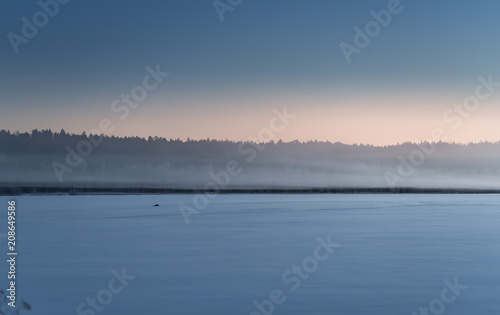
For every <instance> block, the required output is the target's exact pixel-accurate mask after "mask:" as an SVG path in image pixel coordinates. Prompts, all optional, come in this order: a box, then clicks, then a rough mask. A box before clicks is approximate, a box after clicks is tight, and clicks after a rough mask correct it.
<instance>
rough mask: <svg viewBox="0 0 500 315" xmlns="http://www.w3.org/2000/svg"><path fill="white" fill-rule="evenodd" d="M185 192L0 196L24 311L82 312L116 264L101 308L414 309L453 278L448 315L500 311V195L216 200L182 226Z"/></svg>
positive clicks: (314, 313)
mask: <svg viewBox="0 0 500 315" xmlns="http://www.w3.org/2000/svg"><path fill="white" fill-rule="evenodd" d="M192 198H193V196H192V195H115V196H20V197H0V199H1V204H3V205H4V207H5V214H4V218H3V219H2V222H4V224H2V225H1V227H0V235H3V236H4V237H5V234H6V231H7V229H6V224H5V223H6V220H7V219H6V212H7V200H12V199H14V200H16V201H17V232H18V235H17V247H18V258H17V259H18V262H17V273H18V279H17V286H18V287H17V290H18V291H17V294H18V298H19V299H20V298H24V299H25V300H26V301H27V302H28V303H30V304H31V306H32V307H33V309H32V310H31V311H24V310H23V311H22V312H21V314H42V315H45V314H54V315H56V314H64V315H68V314H78V312H77V311H76V309H77V307H78V305H80V304H81V303H86V299H87V297H96V296H97V295H98V293H99V292H100V291H101V290H103V289H106V288H108V285H109V282H110V280H111V279H113V278H114V277H115V276H114V275H113V274H112V272H111V270H115V271H118V272H122V268H125V272H126V274H129V275H132V276H135V278H134V279H133V280H130V281H129V282H128V284H127V285H126V286H125V287H123V290H122V291H121V292H119V293H116V294H113V296H112V301H111V302H110V303H109V304H108V305H105V306H104V309H102V311H101V312H95V313H96V314H110V315H111V314H218V315H221V314H260V313H256V312H257V309H256V307H255V306H254V301H258V302H259V303H260V302H261V301H263V300H266V299H270V293H271V292H272V291H273V290H281V291H282V292H283V293H284V296H286V300H285V301H284V303H282V304H281V305H275V306H274V308H275V309H274V312H273V313H272V314H288V315H295V314H297V315H298V314H308V315H319V314H344V315H349V314H412V313H414V312H416V314H418V309H419V307H429V304H430V303H431V302H432V301H433V300H435V299H440V297H441V292H442V290H443V289H444V288H446V286H445V284H444V281H445V280H449V281H451V282H453V280H454V279H455V278H458V282H459V283H460V284H461V285H467V289H466V290H464V291H463V292H462V293H461V295H460V296H457V297H456V299H455V300H454V302H453V303H450V304H445V307H446V309H445V311H444V313H445V314H458V315H460V314H481V315H487V314H499V312H500V285H499V281H500V270H499V268H498V266H499V263H500V241H499V240H500V211H499V207H498V205H499V204H500V196H498V195H220V196H217V197H216V198H214V199H213V200H211V203H210V204H209V206H208V207H207V208H206V209H202V210H201V211H200V213H199V214H197V215H193V216H191V218H190V219H191V223H190V224H189V225H186V223H185V222H184V220H183V218H182V216H181V215H180V213H179V209H178V206H179V204H180V203H185V204H192ZM156 203H157V204H159V206H158V207H153V205H154V204H156ZM328 236H330V237H331V240H332V242H335V243H338V244H340V245H341V247H340V248H338V249H335V251H334V252H333V254H331V255H330V256H329V258H328V259H327V260H325V261H319V262H318V266H317V269H316V270H315V271H313V272H311V273H310V274H308V278H307V279H305V280H301V282H300V286H299V287H298V288H297V289H296V290H295V291H292V290H291V287H292V286H293V284H290V283H288V284H287V283H284V282H283V280H282V275H283V273H284V272H285V271H287V270H289V269H290V268H291V267H292V265H294V264H296V265H301V264H302V262H303V261H304V259H306V258H307V257H311V256H313V253H314V250H315V248H316V247H317V246H318V241H317V238H318V237H321V238H323V239H326V238H327V237H328ZM0 244H1V247H2V248H3V251H4V252H6V251H7V250H6V246H7V245H6V239H5V238H1V243H0ZM4 257H6V255H5V254H4ZM6 274H7V265H6V263H5V260H4V263H2V264H1V269H0V277H1V279H2V287H3V288H6V287H7V277H6ZM3 275H5V276H3ZM19 301H20V300H19ZM83 310H86V312H80V314H89V315H91V314H94V312H93V311H90V310H91V308H89V307H86V306H85V307H84V308H83ZM252 312H254V313H252Z"/></svg>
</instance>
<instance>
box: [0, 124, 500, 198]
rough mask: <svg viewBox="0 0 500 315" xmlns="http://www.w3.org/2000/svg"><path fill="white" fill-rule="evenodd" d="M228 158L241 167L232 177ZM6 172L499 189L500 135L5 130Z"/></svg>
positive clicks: (157, 180) (19, 179) (0, 136)
mask: <svg viewBox="0 0 500 315" xmlns="http://www.w3.org/2000/svg"><path fill="white" fill-rule="evenodd" d="M89 144H90V146H89ZM80 153H84V154H80ZM229 163H233V164H231V165H232V167H233V168H234V169H235V170H238V172H236V171H235V172H234V174H229V176H228V174H227V169H228V165H229ZM224 172H225V173H226V174H224ZM236 173H237V174H236ZM0 174H1V175H0V183H1V185H2V186H9V185H27V186H30V185H32V186H46V187H137V188H141V187H158V188H176V189H201V188H203V187H205V186H206V185H207V184H208V183H212V184H213V183H215V184H217V185H218V187H219V188H221V189H231V188H240V187H241V188H252V187H257V188H290V187H295V188H309V187H427V188H476V189H485V188H492V189H497V188H500V142H496V143H490V142H482V143H471V144H457V143H442V142H439V143H428V142H425V143H420V144H416V143H411V142H406V143H401V144H398V145H391V146H383V147H380V146H372V145H363V144H360V145H357V144H354V145H346V144H342V143H339V142H336V143H331V142H320V141H308V142H299V141H292V142H282V141H280V140H278V141H271V142H269V143H253V142H234V141H228V140H225V141H220V140H210V139H205V140H190V139H188V140H187V141H182V140H180V139H165V138H159V137H148V138H147V139H145V138H140V137H115V136H103V135H101V136H97V135H87V134H85V133H83V134H69V133H67V132H65V131H64V130H61V131H60V132H52V131H51V130H40V131H39V130H36V129H35V130H33V131H32V132H31V133H18V132H10V131H6V130H2V131H0ZM212 186H213V185H212Z"/></svg>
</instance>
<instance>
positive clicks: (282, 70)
mask: <svg viewBox="0 0 500 315" xmlns="http://www.w3.org/2000/svg"><path fill="white" fill-rule="evenodd" d="M60 2H61V3H58V5H57V6H58V8H57V9H56V8H55V6H54V3H55V2H54V1H53V0H41V2H38V3H37V2H36V1H29V2H28V1H15V0H5V1H2V2H1V3H0V35H2V36H1V39H0V129H8V130H11V131H15V130H19V131H21V132H23V131H31V130H32V129H35V128H37V129H48V128H50V129H52V130H60V129H65V130H66V131H69V132H76V133H81V132H82V131H83V130H87V131H88V130H93V129H95V128H97V127H98V126H99V122H100V121H102V119H105V118H108V119H110V120H111V121H112V122H113V124H114V126H115V128H114V129H113V131H112V134H115V135H118V136H125V135H137V136H145V137H147V136H150V135H151V136H155V135H156V136H162V137H166V138H181V139H186V138H188V137H189V138H191V139H200V138H207V137H209V138H215V139H230V140H247V139H248V138H249V137H251V136H254V135H256V134H258V133H259V131H260V130H262V128H266V126H268V124H269V120H270V119H271V118H272V117H273V109H275V108H279V109H281V108H283V107H285V106H286V107H287V110H288V111H289V112H291V113H293V114H294V115H295V116H296V119H294V120H293V122H292V123H291V124H290V125H288V126H287V127H286V129H285V130H283V131H282V132H280V133H279V134H276V135H275V137H276V138H281V139H283V140H285V141H291V140H294V139H298V140H301V141H306V140H325V141H326V140H328V141H333V142H336V141H340V142H344V143H369V144H375V145H386V144H395V143H398V142H404V141H416V140H426V139H429V138H430V137H431V135H432V132H433V130H435V129H436V128H442V129H444V130H445V132H446V135H447V140H449V141H457V142H471V141H472V142H477V141H498V140H500V127H499V125H498V119H496V117H498V115H499V114H500V109H499V107H498V106H497V103H498V101H499V100H500V91H496V90H497V89H499V90H500V87H498V86H493V87H491V86H490V88H491V90H488V88H487V87H484V86H483V87H482V88H481V87H478V86H481V82H483V81H484V80H483V81H481V79H479V77H481V78H483V79H488V78H490V79H491V81H494V82H496V81H497V80H498V81H500V63H499V62H498V56H499V55H500V41H498V40H496V39H495V34H496V32H495V31H496V30H498V29H500V19H498V14H497V12H498V9H500V3H498V1H494V0H482V1H463V0H458V1H457V0H454V1H452V0H440V1H436V0H413V1H410V0H401V1H400V2H399V3H398V1H396V0H390V1H387V0H383V1H380V0H352V1H347V0H345V1H340V0H336V1H332V0H314V1H305V0H304V1H297V0H273V1H269V0H251V1H250V0H244V1H240V2H241V3H240V4H238V2H239V1H237V0H233V1H228V0H220V1H219V2H216V4H218V8H219V12H218V11H217V10H216V8H215V7H214V1H202V0H197V1H195V0H175V1H174V0H168V1H142V2H140V1H123V0H122V1H97V0H87V1H75V0H73V1H67V0H64V1H63V0H60ZM64 2H67V3H64ZM40 3H41V4H40ZM62 3H64V4H62ZM230 3H233V4H235V5H234V6H232V5H231V4H230ZM42 6H45V7H46V8H48V9H47V11H50V12H49V13H51V14H50V15H52V16H49V15H48V14H45V13H40V12H44V11H42V10H43V9H42ZM224 6H225V7H224ZM228 6H229V8H230V9H231V10H225V11H221V10H224V9H220V8H226V9H227V8H228ZM382 10H384V11H383V12H389V15H390V21H388V20H387V19H386V20H384V21H386V22H384V24H385V26H381V25H380V22H377V21H376V19H375V17H374V15H373V14H372V13H371V12H372V11H375V12H377V14H375V15H380V16H382V17H386V15H384V14H381V13H380V12H381V11H382ZM391 10H392V11H391ZM44 14H45V17H46V20H44ZM221 16H222V18H223V19H221ZM34 19H35V20H36V19H38V20H37V21H38V22H37V21H35V22H36V23H37V24H38V25H40V26H39V27H37V26H35V28H36V30H37V33H36V34H35V35H33V34H32V33H29V32H28V33H23V28H24V31H26V30H27V29H29V27H27V26H26V21H27V22H28V23H29V24H31V23H33V20H34ZM387 21H388V22H387ZM377 23H378V24H377ZM367 25H371V26H373V25H379V26H378V27H379V29H380V30H379V31H378V32H377V29H376V28H375V29H372V33H371V34H372V35H373V37H370V36H369V35H366V26H367ZM374 27H377V26H374ZM355 28H359V29H361V30H362V32H363V34H364V35H363V36H368V38H369V43H368V44H367V45H363V46H364V47H362V48H361V47H357V46H356V42H355V34H356V31H355ZM363 30H364V31H363ZM373 30H375V33H373V32H374V31H373ZM28 31H29V30H28ZM31 31H33V30H31ZM26 34H27V35H26ZM28 35H29V37H31V38H28ZM358 37H359V36H358ZM20 38H21V39H20ZM358 39H359V38H358ZM359 42H360V41H358V43H359ZM342 43H344V45H351V46H350V47H353V48H354V49H357V51H358V52H359V53H353V54H351V55H349V58H346V54H345V53H344V52H343V51H342V48H341V44H342ZM362 44H366V42H365V43H362ZM347 59H350V62H348V60H347ZM147 67H149V69H150V70H151V69H160V70H161V72H162V73H168V76H166V75H165V76H164V77H161V78H160V80H161V82H156V83H158V84H157V86H155V87H154V88H152V89H151V90H147V95H146V96H145V99H141V101H140V102H135V103H134V104H135V105H134V107H133V108H130V112H129V115H127V117H126V118H125V119H123V120H122V119H120V114H119V113H117V112H116V110H115V111H113V109H112V104H113V102H114V101H115V100H116V99H120V98H121V96H122V94H124V95H129V94H131V92H132V91H133V90H134V89H136V91H139V90H140V89H141V86H142V85H143V79H144V77H145V76H146V75H148V73H149V72H148V70H146V68H147ZM148 80H149V81H148ZM148 80H147V82H148V83H149V84H150V85H152V84H153V83H155V81H150V80H152V78H149V79H148ZM154 85H156V84H154ZM477 89H480V90H481V91H482V94H481V95H482V96H484V95H485V92H489V93H487V94H489V95H488V96H487V97H481V100H479V102H478V103H477V104H474V106H472V107H473V108H474V109H473V110H463V108H462V111H461V112H460V113H459V112H458V111H457V110H456V108H455V107H454V106H463V105H462V103H463V102H464V100H466V99H468V100H469V101H470V100H471V98H472V99H473V98H474V97H476V99H477V96H475V93H476V91H477ZM143 90H144V89H143ZM472 102H473V101H472ZM124 104H125V103H121V105H119V106H125V105H124ZM472 107H467V108H472ZM115 109H116V105H115ZM450 110H452V111H453V112H452V113H450V112H449V111H450ZM445 116H446V117H447V118H445ZM458 117H460V118H458ZM458 119H460V120H461V123H460V124H459V126H458V127H457V124H456V122H457V120H458Z"/></svg>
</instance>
